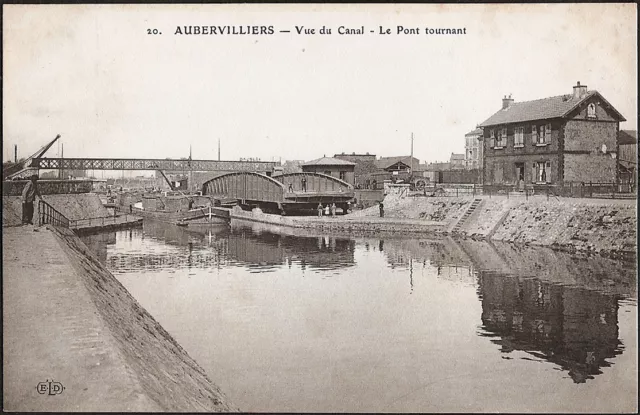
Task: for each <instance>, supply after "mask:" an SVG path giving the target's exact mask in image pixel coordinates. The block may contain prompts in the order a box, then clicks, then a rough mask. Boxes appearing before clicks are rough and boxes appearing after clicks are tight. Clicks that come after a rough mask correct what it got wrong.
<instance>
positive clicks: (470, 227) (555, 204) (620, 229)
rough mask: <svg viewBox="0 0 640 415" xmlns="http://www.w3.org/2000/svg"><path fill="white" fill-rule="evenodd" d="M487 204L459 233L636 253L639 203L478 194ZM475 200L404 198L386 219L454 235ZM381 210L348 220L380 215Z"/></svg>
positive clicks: (394, 202) (389, 200) (388, 204)
mask: <svg viewBox="0 0 640 415" xmlns="http://www.w3.org/2000/svg"><path fill="white" fill-rule="evenodd" d="M476 198H480V199H482V202H481V203H480V205H479V206H478V207H477V209H476V210H475V211H474V212H473V213H472V214H471V215H470V216H469V218H468V219H467V220H466V222H464V224H463V225H462V226H461V228H460V230H459V232H458V233H459V234H460V235H462V236H469V237H473V238H478V239H491V240H499V241H507V242H514V243H516V244H525V245H539V246H549V247H553V248H556V249H562V250H566V251H570V252H581V253H588V254H592V253H598V254H601V255H603V256H609V257H626V256H634V255H635V253H636V226H637V218H636V212H637V209H636V202H635V200H611V199H574V198H562V199H558V198H550V199H547V198H546V196H534V197H529V198H528V199H526V198H525V197H523V196H512V197H510V198H507V197H505V196H500V197H493V198H489V197H487V196H478V197H476ZM473 199H474V197H471V196H469V197H459V198H454V197H398V196H387V197H386V198H385V200H384V202H383V203H384V208H385V218H390V219H392V218H410V219H417V220H428V221H432V222H436V223H441V224H443V227H441V228H440V229H435V228H434V229H432V230H433V231H435V232H441V231H444V232H448V231H450V230H451V229H452V228H453V226H454V225H455V224H456V223H457V222H458V221H459V220H460V218H462V216H463V215H464V213H465V212H466V211H467V210H468V209H469V206H470V203H471V202H472V201H473ZM378 213H379V212H378V207H377V206H374V207H371V208H368V209H363V210H360V211H356V212H354V213H352V214H350V215H347V216H346V218H350V217H354V218H366V217H375V216H378Z"/></svg>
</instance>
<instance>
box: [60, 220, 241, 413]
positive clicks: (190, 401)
mask: <svg viewBox="0 0 640 415" xmlns="http://www.w3.org/2000/svg"><path fill="white" fill-rule="evenodd" d="M53 232H55V234H56V235H57V236H58V238H59V239H60V242H61V245H62V247H63V249H64V250H65V252H66V253H67V256H68V259H69V260H70V262H71V264H72V266H73V268H74V269H75V270H76V272H77V273H78V275H79V276H80V277H81V278H82V279H83V281H84V284H85V286H86V289H87V290H88V292H89V294H90V296H91V298H92V300H93V302H94V304H95V306H96V309H97V311H98V312H99V314H100V316H101V317H102V319H103V321H104V322H105V324H106V326H107V327H108V328H109V331H110V332H111V334H112V335H113V336H114V338H115V339H116V342H117V345H118V347H119V349H120V353H121V354H122V355H123V356H124V360H125V361H126V364H127V365H128V367H129V370H130V371H132V372H133V373H134V375H135V377H136V378H137V380H138V382H139V384H140V387H141V388H142V390H143V391H144V393H145V395H147V396H148V397H149V398H150V399H151V400H152V401H153V402H155V403H156V404H157V405H158V406H159V407H160V408H161V409H162V410H164V411H171V412H185V411H186V412H190V411H205V412H212V411H215V412H218V411H223V412H227V411H231V410H234V409H233V408H232V407H231V406H230V405H229V402H228V401H227V398H226V397H225V396H224V394H223V393H222V392H221V391H220V389H219V388H218V387H217V386H215V385H214V384H213V383H212V382H211V380H210V379H209V378H208V377H207V375H206V373H205V372H204V370H203V369H202V368H201V367H200V366H199V365H198V364H197V363H196V362H195V361H194V360H193V359H192V358H191V357H190V356H189V355H188V354H187V352H186V351H185V350H184V349H183V348H182V347H181V346H180V345H179V344H178V343H177V342H176V341H175V340H174V339H173V338H172V337H171V335H170V334H169V333H167V332H166V331H165V330H164V328H162V326H161V325H160V324H159V323H158V322H157V321H156V320H155V319H154V318H153V317H152V316H151V315H150V314H149V313H148V312H147V311H146V310H145V309H144V308H142V307H141V306H140V305H139V304H138V302H137V301H136V300H135V299H134V298H133V297H132V296H131V294H130V293H129V292H128V291H127V290H126V288H124V286H123V285H122V284H120V282H119V281H118V280H117V279H116V278H115V277H114V276H113V275H112V274H111V273H110V272H109V271H107V270H106V269H105V268H104V267H103V266H102V265H101V264H100V262H99V261H98V259H97V258H96V256H95V255H94V254H93V253H92V252H91V251H90V250H89V249H88V248H87V247H86V245H84V244H83V243H82V241H80V239H78V238H77V237H76V236H75V234H74V233H73V232H71V231H69V230H66V229H55V230H53Z"/></svg>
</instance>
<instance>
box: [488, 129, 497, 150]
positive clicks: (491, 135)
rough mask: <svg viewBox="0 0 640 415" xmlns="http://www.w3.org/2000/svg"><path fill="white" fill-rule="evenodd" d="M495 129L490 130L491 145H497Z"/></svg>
mask: <svg viewBox="0 0 640 415" xmlns="http://www.w3.org/2000/svg"><path fill="white" fill-rule="evenodd" d="M495 134H496V133H495V131H494V130H493V129H491V130H489V147H495V146H496V136H495Z"/></svg>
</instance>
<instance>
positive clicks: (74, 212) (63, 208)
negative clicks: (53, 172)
mask: <svg viewBox="0 0 640 415" xmlns="http://www.w3.org/2000/svg"><path fill="white" fill-rule="evenodd" d="M42 199H43V200H44V201H45V202H47V203H49V204H50V205H51V206H53V208H54V209H56V210H57V211H58V212H60V213H62V214H63V215H65V216H66V217H67V218H69V219H89V218H101V217H106V216H109V212H108V211H107V209H106V208H105V207H104V206H103V205H102V201H101V200H100V197H99V196H98V195H97V194H93V193H85V194H71V195H43V196H42ZM37 200H38V199H37V198H36V203H35V204H34V210H35V212H34V214H33V216H34V220H36V218H37V217H38V202H37ZM21 221H22V199H21V198H20V197H19V196H3V197H2V226H17V225H20V223H21ZM34 223H35V222H34Z"/></svg>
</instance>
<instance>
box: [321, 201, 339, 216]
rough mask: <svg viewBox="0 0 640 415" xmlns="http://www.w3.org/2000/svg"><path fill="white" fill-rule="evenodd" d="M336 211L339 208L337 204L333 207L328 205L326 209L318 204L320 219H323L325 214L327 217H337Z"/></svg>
mask: <svg viewBox="0 0 640 415" xmlns="http://www.w3.org/2000/svg"><path fill="white" fill-rule="evenodd" d="M336 209H337V207H336V204H335V203H333V204H331V206H329V204H328V203H327V206H325V207H324V208H323V207H322V203H318V217H321V216H322V213H323V212H324V215H325V216H329V215H331V216H335V215H336Z"/></svg>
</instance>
